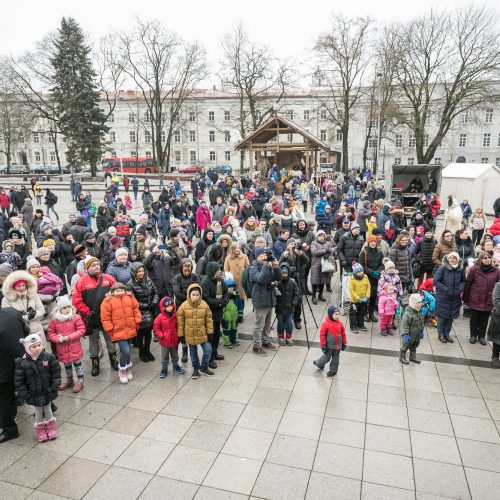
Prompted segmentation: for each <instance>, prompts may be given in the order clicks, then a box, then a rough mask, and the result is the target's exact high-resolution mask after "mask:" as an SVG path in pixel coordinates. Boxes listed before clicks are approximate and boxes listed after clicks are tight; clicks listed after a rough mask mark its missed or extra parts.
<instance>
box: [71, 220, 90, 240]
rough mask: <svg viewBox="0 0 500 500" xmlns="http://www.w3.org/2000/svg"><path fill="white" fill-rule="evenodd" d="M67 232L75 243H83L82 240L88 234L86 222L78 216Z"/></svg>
mask: <svg viewBox="0 0 500 500" xmlns="http://www.w3.org/2000/svg"><path fill="white" fill-rule="evenodd" d="M69 232H70V233H71V234H72V235H73V239H74V240H75V241H76V242H77V243H83V238H84V237H85V235H86V234H87V233H88V232H89V227H88V226H87V220H86V219H85V217H82V216H78V217H77V218H76V222H75V224H74V225H73V226H71V229H70V230H69Z"/></svg>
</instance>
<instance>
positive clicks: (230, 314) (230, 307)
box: [223, 299, 238, 329]
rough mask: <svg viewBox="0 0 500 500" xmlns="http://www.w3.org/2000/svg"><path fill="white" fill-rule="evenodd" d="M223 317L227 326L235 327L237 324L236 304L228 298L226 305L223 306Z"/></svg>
mask: <svg viewBox="0 0 500 500" xmlns="http://www.w3.org/2000/svg"><path fill="white" fill-rule="evenodd" d="M223 319H224V320H225V321H227V322H228V325H229V326H228V328H230V329H236V325H237V324H238V306H237V305H236V303H235V301H234V300H231V299H230V300H229V302H228V303H227V305H226V307H224V313H223Z"/></svg>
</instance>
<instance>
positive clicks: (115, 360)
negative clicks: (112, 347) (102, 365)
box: [109, 352, 118, 372]
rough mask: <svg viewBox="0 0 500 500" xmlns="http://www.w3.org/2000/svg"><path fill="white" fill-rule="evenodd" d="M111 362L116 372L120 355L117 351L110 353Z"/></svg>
mask: <svg viewBox="0 0 500 500" xmlns="http://www.w3.org/2000/svg"><path fill="white" fill-rule="evenodd" d="M109 364H110V365H111V368H113V370H114V371H115V372H117V371H118V356H117V355H116V352H115V353H113V354H110V355H109Z"/></svg>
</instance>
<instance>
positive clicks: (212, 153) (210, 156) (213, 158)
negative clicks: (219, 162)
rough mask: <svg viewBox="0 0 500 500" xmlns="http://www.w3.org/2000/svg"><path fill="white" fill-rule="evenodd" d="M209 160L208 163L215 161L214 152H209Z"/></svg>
mask: <svg viewBox="0 0 500 500" xmlns="http://www.w3.org/2000/svg"><path fill="white" fill-rule="evenodd" d="M209 158H210V161H215V151H210V152H209Z"/></svg>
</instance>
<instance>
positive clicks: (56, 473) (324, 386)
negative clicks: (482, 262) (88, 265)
mask: <svg viewBox="0 0 500 500" xmlns="http://www.w3.org/2000/svg"><path fill="white" fill-rule="evenodd" d="M58 196H59V197H60V198H61V196H60V195H59V193H58ZM62 208H63V209H62V210H61V214H60V215H61V223H62V222H63V221H64V220H65V219H66V215H67V214H68V213H69V211H70V206H69V203H66V202H64V203H63V207H62ZM335 283H337V286H336V287H335V288H334V292H333V294H332V295H331V296H330V297H329V302H327V303H320V304H318V305H317V306H314V305H312V304H311V308H312V313H313V315H314V318H315V319H316V321H317V322H318V324H319V323H320V321H321V320H322V318H323V317H324V314H325V311H326V308H327V307H328V305H329V304H331V303H335V304H337V302H338V292H339V286H338V279H336V281H335ZM245 312H246V315H245V322H244V323H243V324H242V325H241V330H240V332H241V336H242V338H243V339H244V340H242V343H241V346H240V347H238V348H234V349H231V350H229V349H224V348H222V349H221V352H222V353H223V354H224V355H225V356H226V359H225V360H224V361H221V362H220V363H219V367H218V368H217V370H216V375H215V377H213V378H210V379H208V378H201V379H198V380H192V379H190V372H191V369H190V367H189V366H188V367H187V368H188V369H187V372H186V374H185V375H180V376H179V375H174V374H171V373H170V374H169V376H168V377H167V378H166V379H160V378H159V377H158V375H159V371H160V363H159V360H158V359H157V361H155V362H152V363H142V362H140V361H138V359H137V350H134V353H133V358H132V359H133V363H134V370H133V373H134V379H133V380H132V381H131V382H129V384H127V385H125V386H123V385H121V384H120V383H119V382H118V380H117V375H116V372H114V371H111V370H110V368H109V364H108V363H107V362H106V361H104V363H103V368H102V371H101V375H100V376H99V377H96V378H92V377H90V365H89V363H88V355H87V349H85V351H86V356H85V370H86V375H87V376H86V381H85V388H84V390H83V391H82V392H81V393H80V394H78V395H75V394H73V393H70V392H67V391H65V392H63V393H61V394H60V396H59V398H58V399H57V401H56V403H57V405H58V407H59V410H58V412H57V413H56V416H57V418H58V420H59V425H60V426H59V437H58V439H57V440H56V441H53V442H49V443H44V444H37V443H36V441H35V438H34V430H33V416H32V411H31V409H30V407H27V406H24V407H21V408H20V414H19V417H18V423H19V427H20V432H21V437H20V438H19V439H17V440H14V441H11V442H9V443H6V444H4V445H2V446H1V453H0V491H1V495H0V496H1V497H2V498H9V499H14V498H26V497H29V498H39V499H53V498H60V497H69V498H92V499H95V498H105V499H106V500H110V499H113V498H117V499H120V500H123V499H129V498H175V499H191V498H196V499H226V498H227V499H244V498H265V499H302V498H307V499H314V500H317V499H323V498H325V499H331V498H336V499H337V498H349V499H350V498H353V499H354V498H357V499H359V498H363V499H365V498H366V499H374V498H377V499H378V498H380V499H382V498H383V499H386V498H391V499H392V498H394V499H399V498H401V499H403V498H404V499H410V498H411V499H430V498H432V499H437V498H475V499H481V500H482V499H488V498H492V499H496V498H498V491H499V490H500V436H499V432H498V428H499V426H500V377H499V372H498V371H495V370H492V369H490V368H489V367H488V362H489V359H490V355H491V350H490V347H489V346H487V347H483V346H480V345H479V344H476V345H470V344H469V343H468V334H467V323H466V320H464V319H463V318H461V319H460V320H458V321H456V322H455V324H454V329H453V338H454V339H455V343H454V344H451V345H450V344H441V343H440V342H438V341H437V334H436V329H435V328H433V327H430V328H427V330H426V336H425V339H424V340H423V341H422V343H421V345H420V348H419V355H420V356H422V357H423V362H422V364H421V365H415V364H410V365H408V366H402V365H401V363H399V361H398V359H397V351H398V346H399V337H398V336H394V337H381V336H380V334H379V333H378V328H377V324H372V323H369V324H368V326H369V327H370V331H368V332H366V333H360V334H358V335H353V334H350V333H349V330H348V343H349V348H348V350H346V351H345V352H343V353H342V355H341V360H340V369H339V373H338V375H337V377H335V379H334V380H333V381H331V380H330V379H327V378H326V374H325V373H324V372H321V371H318V370H317V369H316V367H315V366H313V364H312V360H313V359H315V358H316V357H318V356H319V354H320V351H319V348H318V344H317V342H318V333H317V329H316V327H315V326H314V322H313V317H312V314H311V312H310V311H309V308H308V307H307V305H306V319H307V331H308V336H309V339H310V341H311V342H312V345H311V349H310V350H308V349H307V347H306V346H305V345H303V344H305V340H306V331H305V329H304V327H303V328H302V330H300V331H298V332H296V333H295V339H297V340H298V341H299V342H298V344H299V345H295V346H293V347H290V346H287V347H281V348H279V349H278V350H277V352H276V353H270V354H269V356H268V357H266V358H260V357H257V356H255V355H254V354H253V353H252V352H251V345H250V344H251V343H250V340H249V338H250V334H251V329H252V310H251V307H249V305H248V304H247V307H246V310H245ZM344 319H345V317H344ZM300 341H304V342H300ZM84 343H85V347H87V346H86V341H85V342H84ZM153 347H154V351H153V352H154V354H155V355H157V358H159V353H158V344H154V346H153ZM325 371H326V370H325Z"/></svg>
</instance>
